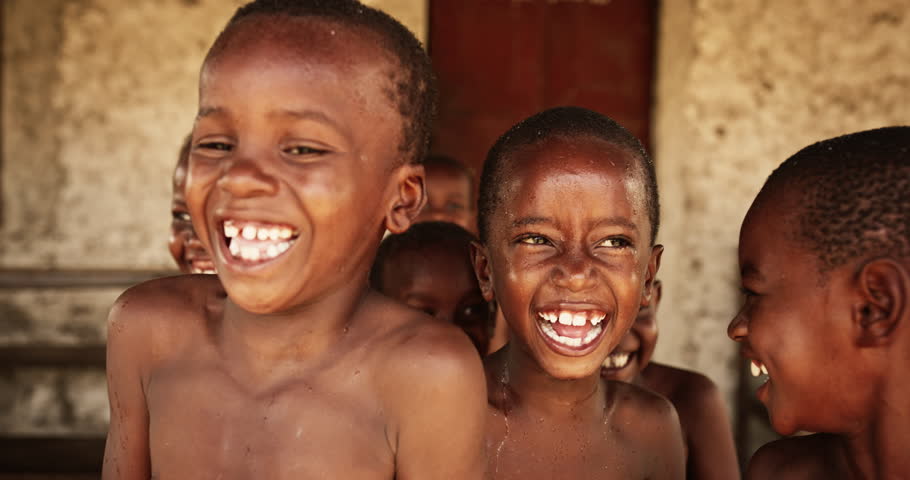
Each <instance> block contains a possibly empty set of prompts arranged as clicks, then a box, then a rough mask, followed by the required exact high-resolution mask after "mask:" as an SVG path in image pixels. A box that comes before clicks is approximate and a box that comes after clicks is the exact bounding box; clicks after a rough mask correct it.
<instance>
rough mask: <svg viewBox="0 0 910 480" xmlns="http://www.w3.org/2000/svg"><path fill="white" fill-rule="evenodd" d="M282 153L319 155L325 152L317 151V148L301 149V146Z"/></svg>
mask: <svg viewBox="0 0 910 480" xmlns="http://www.w3.org/2000/svg"><path fill="white" fill-rule="evenodd" d="M284 152H285V153H287V154H289V155H319V154H323V153H326V151H325V150H319V149H317V148H311V147H303V146H298V147H291V148H288V149H285V151H284Z"/></svg>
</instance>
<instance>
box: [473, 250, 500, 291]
mask: <svg viewBox="0 0 910 480" xmlns="http://www.w3.org/2000/svg"><path fill="white" fill-rule="evenodd" d="M471 265H473V266H474V275H476V276H477V283H479V284H480V293H481V294H482V295H483V298H484V300H486V301H488V302H492V301H493V300H494V299H495V298H496V295H495V294H494V293H493V279H492V276H491V275H490V261H489V259H488V257H487V251H486V248H485V247H484V246H483V245H481V244H480V243H477V242H471Z"/></svg>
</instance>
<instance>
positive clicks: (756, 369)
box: [749, 360, 768, 377]
mask: <svg viewBox="0 0 910 480" xmlns="http://www.w3.org/2000/svg"><path fill="white" fill-rule="evenodd" d="M749 369H750V370H751V371H752V376H753V377H757V376H759V375H762V374H764V375H768V368H767V367H765V365H764V364H762V363H761V362H757V361H755V360H752V361H751V362H749Z"/></svg>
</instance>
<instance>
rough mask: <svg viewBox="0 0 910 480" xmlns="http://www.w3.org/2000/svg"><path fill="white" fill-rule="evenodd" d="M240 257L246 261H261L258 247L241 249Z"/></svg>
mask: <svg viewBox="0 0 910 480" xmlns="http://www.w3.org/2000/svg"><path fill="white" fill-rule="evenodd" d="M240 256H241V257H242V258H243V259H244V260H252V261H256V260H259V249H258V248H256V247H243V248H241V249H240Z"/></svg>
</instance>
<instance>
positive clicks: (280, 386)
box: [104, 276, 484, 479]
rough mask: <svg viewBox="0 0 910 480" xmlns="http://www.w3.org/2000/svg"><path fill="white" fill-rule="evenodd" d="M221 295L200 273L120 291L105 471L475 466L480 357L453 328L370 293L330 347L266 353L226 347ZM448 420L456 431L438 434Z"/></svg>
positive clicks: (301, 472) (451, 474)
mask: <svg viewBox="0 0 910 480" xmlns="http://www.w3.org/2000/svg"><path fill="white" fill-rule="evenodd" d="M226 301H227V300H226V297H225V295H224V293H223V290H222V289H221V286H220V284H219V283H218V281H217V279H215V278H214V277H212V278H201V277H198V276H197V277H175V278H170V279H163V280H159V281H154V282H149V283H146V284H143V285H140V286H138V287H135V288H133V289H131V290H130V291H128V292H127V293H125V294H124V295H123V296H122V297H121V298H120V300H118V303H117V305H115V307H114V309H113V310H112V312H111V317H110V338H109V347H108V365H110V368H109V371H108V379H109V380H108V381H109V389H110V396H111V407H112V419H111V420H112V422H111V431H110V433H109V437H108V445H107V448H106V453H105V469H104V474H105V478H149V477H150V476H151V477H152V478H161V479H166V478H225V479H231V478H236V479H245V478H270V479H284V478H346V479H390V478H396V475H397V478H410V475H408V473H409V472H408V471H407V469H409V468H412V469H413V470H412V472H413V473H414V474H416V473H418V472H431V471H435V472H437V473H438V474H439V477H438V478H476V476H477V475H479V472H480V471H482V468H483V467H482V446H481V444H482V442H481V440H480V439H481V436H482V431H483V417H482V411H483V399H484V389H483V384H482V377H480V374H481V372H480V365H479V361H478V360H474V359H475V358H476V353H475V352H474V351H473V347H472V346H471V344H470V342H469V341H468V340H467V339H466V338H464V336H463V335H461V334H460V333H459V332H457V330H455V329H454V328H452V329H448V328H447V327H450V326H448V325H442V324H440V323H439V322H432V321H427V320H426V319H425V318H421V317H420V316H419V315H418V314H415V313H413V312H411V311H410V310H407V309H405V308H404V307H400V306H397V305H396V304H393V303H392V302H390V301H387V300H383V299H381V297H379V296H378V295H372V294H367V296H366V297H364V300H363V302H362V305H361V306H360V307H359V308H358V309H356V311H355V313H354V314H353V316H352V318H351V321H350V322H349V324H348V325H349V327H347V328H346V329H345V330H344V332H343V334H342V335H340V337H339V338H337V339H333V341H332V343H331V345H330V346H329V348H326V349H324V350H322V351H320V353H319V354H315V355H313V354H310V352H309V351H308V349H307V348H305V346H304V345H301V348H300V350H299V351H292V352H290V353H289V354H288V355H286V356H285V357H281V358H277V359H275V360H274V361H270V362H267V363H263V362H256V361H247V360H249V359H247V358H244V355H243V354H242V352H238V351H228V350H226V349H225V348H224V347H225V344H224V342H223V341H222V340H223V337H224V333H223V331H224V327H225V326H224V316H223V309H224V305H225V302H226ZM301 321H306V319H301ZM252 360H255V359H252ZM263 365H266V368H263ZM251 366H253V367H251ZM440 382H444V383H442V385H445V389H443V388H441V386H440ZM447 399H448V400H447ZM428 400H430V401H431V402H430V404H420V403H419V402H427V401H428ZM432 400H436V405H433V404H432V403H433V402H432ZM449 404H450V405H449ZM421 405H422V406H421ZM446 406H449V407H451V408H445V407H446ZM437 409H438V410H437ZM452 425H457V426H458V429H459V430H458V431H446V429H448V428H450V427H451V426H452ZM441 429H442V430H441ZM142 437H145V440H144V441H143V438H142ZM441 448H444V449H447V450H443V452H445V454H443V453H442V452H437V451H438V450H439V449H441ZM434 452H437V453H434ZM446 456H455V457H456V458H458V460H459V462H457V463H456V462H454V461H449V460H447V459H446ZM143 457H145V458H147V461H143ZM478 464H479V466H478ZM422 478H428V477H427V476H426V475H423V476H422Z"/></svg>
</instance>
